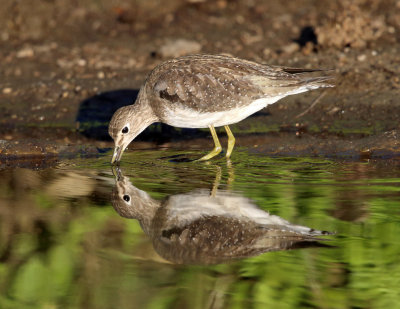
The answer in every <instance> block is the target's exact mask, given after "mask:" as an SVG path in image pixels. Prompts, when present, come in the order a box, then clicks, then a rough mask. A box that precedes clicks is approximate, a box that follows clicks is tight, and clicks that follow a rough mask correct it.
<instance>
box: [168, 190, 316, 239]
mask: <svg viewBox="0 0 400 309" xmlns="http://www.w3.org/2000/svg"><path fill="white" fill-rule="evenodd" d="M165 206H166V209H167V211H168V212H167V214H166V218H167V220H166V221H165V223H164V226H168V225H169V224H172V225H177V224H179V225H181V226H183V225H187V224H191V222H194V221H196V220H198V219H199V218H203V217H225V218H231V219H235V220H240V221H244V222H252V223H254V224H256V225H257V226H259V227H260V228H264V229H269V230H277V231H282V232H293V233H299V234H304V235H308V236H318V235H322V232H321V231H317V230H313V229H310V228H308V227H304V226H299V225H294V224H291V223H289V222H288V221H286V220H284V219H283V218H281V217H278V216H275V215H271V214H269V213H268V212H266V211H263V210H261V209H260V208H258V207H257V205H255V204H254V203H253V201H252V200H250V199H249V198H246V197H244V196H240V195H238V194H234V193H232V192H229V191H223V190H218V191H217V192H216V194H215V196H210V194H209V191H208V190H196V191H192V192H190V193H187V194H177V195H173V196H170V197H169V199H168V200H167V202H166V205H165Z"/></svg>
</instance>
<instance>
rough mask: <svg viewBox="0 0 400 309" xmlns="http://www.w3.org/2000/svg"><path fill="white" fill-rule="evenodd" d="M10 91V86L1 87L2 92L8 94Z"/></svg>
mask: <svg viewBox="0 0 400 309" xmlns="http://www.w3.org/2000/svg"><path fill="white" fill-rule="evenodd" d="M11 92H12V88H10V87H7V88H4V89H3V93H4V94H10V93H11Z"/></svg>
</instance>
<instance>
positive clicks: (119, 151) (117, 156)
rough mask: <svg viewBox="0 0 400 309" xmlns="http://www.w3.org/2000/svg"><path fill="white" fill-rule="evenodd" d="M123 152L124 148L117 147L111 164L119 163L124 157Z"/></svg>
mask: <svg viewBox="0 0 400 309" xmlns="http://www.w3.org/2000/svg"><path fill="white" fill-rule="evenodd" d="M122 152H123V148H122V147H120V146H115V148H114V154H113V156H112V159H111V164H114V163H117V162H119V160H120V159H121V156H122Z"/></svg>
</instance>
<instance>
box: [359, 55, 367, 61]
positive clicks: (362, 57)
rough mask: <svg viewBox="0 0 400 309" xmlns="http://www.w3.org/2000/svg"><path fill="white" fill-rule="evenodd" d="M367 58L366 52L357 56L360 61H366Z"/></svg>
mask: <svg viewBox="0 0 400 309" xmlns="http://www.w3.org/2000/svg"><path fill="white" fill-rule="evenodd" d="M366 59H367V56H366V55H365V54H362V55H358V56H357V60H358V61H360V62H362V61H365V60H366Z"/></svg>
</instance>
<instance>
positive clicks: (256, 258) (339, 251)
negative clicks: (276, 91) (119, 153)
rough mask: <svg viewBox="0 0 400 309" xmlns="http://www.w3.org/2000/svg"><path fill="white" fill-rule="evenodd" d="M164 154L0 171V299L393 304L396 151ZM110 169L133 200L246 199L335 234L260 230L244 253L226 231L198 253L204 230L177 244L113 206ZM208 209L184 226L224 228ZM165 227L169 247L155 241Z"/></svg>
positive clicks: (90, 303) (399, 197) (6, 304)
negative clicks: (366, 155)
mask: <svg viewBox="0 0 400 309" xmlns="http://www.w3.org/2000/svg"><path fill="white" fill-rule="evenodd" d="M177 154H178V155H180V154H181V153H180V152H179V151H177V150H165V151H156V150H146V151H140V152H139V151H134V152H130V153H126V154H124V157H123V162H122V164H121V166H120V171H119V172H117V173H116V176H115V175H114V174H113V171H112V170H111V168H110V165H109V160H110V157H109V156H108V157H101V158H96V159H80V160H71V161H63V162H59V164H58V165H57V167H56V168H43V169H40V170H30V169H21V168H19V169H18V168H16V169H4V170H2V171H0V176H1V177H0V184H1V185H0V204H1V206H0V237H1V238H0V263H1V264H0V274H1V276H0V289H1V290H0V291H1V292H0V295H1V296H0V307H1V308H76V307H81V308H268V307H270V308H308V307H314V308H316V307H317V308H396V307H397V306H398V303H399V301H400V292H399V291H400V263H399V262H400V261H399V256H400V240H399V238H398V235H399V232H400V211H399V209H400V208H399V201H400V192H399V190H400V186H399V185H400V168H399V165H398V163H397V162H394V161H378V162H368V161H365V162H349V161H347V162H339V161H332V160H328V159H322V158H271V157H268V156H263V155H259V154H249V153H248V152H247V151H245V150H244V149H242V150H241V151H240V150H239V149H238V150H237V151H236V152H235V153H234V155H233V160H232V161H231V162H229V163H227V162H226V160H225V159H224V158H220V159H217V160H213V161H211V162H208V163H197V162H185V160H184V159H182V158H186V157H189V158H192V157H193V158H194V157H195V156H196V155H198V154H197V153H193V154H187V153H182V156H175V155H177ZM114 173H115V171H114ZM118 173H120V175H119V176H118ZM122 177H124V178H122ZM118 179H119V180H121V179H124V180H126V181H125V185H126V186H127V187H126V188H128V187H129V189H130V190H135V191H134V192H136V193H137V194H139V195H137V196H136V198H134V199H132V198H133V197H134V196H130V199H131V200H134V201H139V200H141V199H142V198H146V199H147V200H148V201H151V203H153V204H152V205H170V204H171V203H172V202H173V201H177V200H181V199H182V197H184V198H185V201H186V205H192V204H193V205H197V206H196V207H197V208H200V207H202V205H204V204H207V205H208V201H209V199H210V198H211V199H214V200H215V198H216V197H220V198H221V200H222V201H227V202H226V204H227V205H228V206H229V205H232V204H235V203H236V204H239V205H241V203H245V204H246V205H247V204H251V205H253V206H254V207H256V208H258V209H259V211H262V212H268V213H270V214H271V215H273V216H277V217H279V218H281V219H282V220H286V221H288V222H290V224H293V225H301V226H305V227H309V228H312V229H315V230H324V231H330V232H335V233H336V234H335V235H321V236H320V237H318V238H321V239H326V240H317V241H314V240H312V241H305V242H296V241H294V240H293V239H291V240H290V241H286V242H285V243H284V245H282V241H279V242H274V243H272V244H271V243H268V246H270V247H269V248H270V250H267V248H265V246H267V244H266V243H265V242H263V243H262V244H263V246H264V248H263V249H262V250H258V251H254V250H253V251H251V252H247V251H246V252H247V253H246V254H244V253H243V252H244V251H243V250H242V251H240V250H239V249H238V248H239V246H240V245H241V244H240V242H236V243H235V240H232V241H230V242H226V243H225V244H226V245H229V250H230V251H229V252H231V255H234V254H233V253H235V254H236V253H237V252H239V251H240V252H241V254H240V255H239V254H238V256H236V257H235V256H233V257H232V258H224V259H221V258H220V255H218V258H215V256H214V258H212V259H211V258H209V255H207V254H205V252H206V250H208V251H210V250H211V249H212V248H215V247H214V245H211V244H210V242H207V240H203V238H202V241H204V243H205V244H207V246H208V247H203V248H204V250H200V249H199V247H198V246H192V247H190V246H185V242H184V241H182V239H179V237H178V238H177V237H176V236H174V235H175V234H176V235H180V234H179V233H178V232H179V231H178V230H176V229H175V230H173V229H172V230H170V232H169V234H168V233H167V234H165V233H164V234H162V231H161V234H156V233H155V232H154V231H155V230H156V229H154V227H155V228H157V227H159V226H161V225H162V224H163V223H162V222H161V221H157V222H159V223H157V224H158V225H157V224H155V225H154V224H153V225H152V228H150V225H147V226H146V224H144V223H143V222H144V221H142V222H139V221H138V220H137V219H133V218H129V215H127V214H126V213H125V212H124V210H122V212H121V211H118V209H117V208H115V205H114V207H113V204H112V200H113V192H114V198H115V194H116V192H118V190H117V187H116V183H118ZM126 188H125V187H124V190H125V189H126ZM130 192H133V191H130ZM122 196H124V195H122ZM139 197H140V198H139ZM199 198H200V199H199ZM225 198H227V199H225ZM228 198H229V199H228ZM191 201H193V203H192V204H191ZM203 201H205V202H203ZM243 201H244V202H243ZM154 203H155V204H154ZM168 203H169V204H168ZM196 203H197V204H196ZM253 206H251V207H253ZM213 207H215V208H218V207H221V206H213ZM213 207H210V209H211V210H210V211H212V209H213ZM135 209H136V208H135ZM148 209H149V208H148V207H145V208H144V210H148ZM116 210H117V211H116ZM125 210H126V209H125ZM128 210H129V209H128ZM126 211H127V210H126ZM213 214H214V215H213V216H214V217H215V213H213ZM121 215H122V216H121ZM160 216H161V215H159V216H158V217H156V218H160ZM131 217H132V216H131ZM180 217H182V215H180ZM218 220H220V221H218V222H219V223H218V224H220V226H218V225H214V226H215V228H214V229H212V228H210V227H211V225H209V222H208V223H204V222H201V224H197V225H196V228H197V229H200V228H201V227H204V226H206V227H207V229H208V230H207V233H209V232H210V233H211V234H212V232H213V231H214V232H215V233H214V234H216V231H219V228H221V226H222V224H225V223H227V224H228V225H227V228H226V229H225V230H224V231H225V233H228V232H227V231H229V228H230V229H231V230H233V228H232V226H234V227H235V229H239V228H240V226H241V225H240V224H238V222H236V221H235V222H236V223H232V222H230V221H229V222H228V221H226V220H225V219H224V220H222V219H221V218H219V219H218ZM160 222H161V223H160ZM215 222H217V221H212V224H215ZM207 224H208V225H207ZM235 224H238V225H235ZM246 224H247V223H246ZM247 231H250V228H249V229H247ZM174 233H175V234H174ZM229 233H231V232H229ZM229 233H228V234H224V235H225V236H224V235H222V236H221V235H219V236H218V237H219V238H218V239H220V240H221V239H224V237H225V238H227V239H228V238H229V237H228V236H229V235H230V234H229ZM232 233H235V232H234V231H232ZM155 235H156V236H155ZM157 235H161V236H157ZM171 235H172V236H171ZM185 235H186V234H185ZM199 235H200V234H199ZM201 235H203V236H204V235H205V233H203V234H201ZM240 235H242V234H240ZM157 237H158V238H157ZM174 237H175V238H174ZM213 237H217V236H215V235H214V236H213ZM286 237H287V238H288V236H287V235H286ZM165 238H168V239H169V240H172V241H173V242H172V243H173V244H174V245H175V244H179V246H171V243H168V245H169V246H165V242H164V243H162V244H163V245H162V246H160V245H158V243H157V241H156V240H157V239H161V240H165ZM242 238H243V237H242ZM289 238H290V237H289ZM215 239H217V238H214V240H215ZM174 241H176V242H175V243H174ZM235 244H236V247H235ZM220 247H221V248H222V246H221V245H220ZM160 248H161V249H160ZM188 248H189V249H188ZM207 248H208V249H207ZM196 250H197V251H196ZM193 252H196V254H195V253H193ZM220 252H222V249H221V250H220ZM177 257H179V259H178V258H177ZM183 257H191V259H190V260H188V259H187V258H183Z"/></svg>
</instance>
